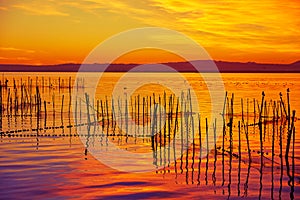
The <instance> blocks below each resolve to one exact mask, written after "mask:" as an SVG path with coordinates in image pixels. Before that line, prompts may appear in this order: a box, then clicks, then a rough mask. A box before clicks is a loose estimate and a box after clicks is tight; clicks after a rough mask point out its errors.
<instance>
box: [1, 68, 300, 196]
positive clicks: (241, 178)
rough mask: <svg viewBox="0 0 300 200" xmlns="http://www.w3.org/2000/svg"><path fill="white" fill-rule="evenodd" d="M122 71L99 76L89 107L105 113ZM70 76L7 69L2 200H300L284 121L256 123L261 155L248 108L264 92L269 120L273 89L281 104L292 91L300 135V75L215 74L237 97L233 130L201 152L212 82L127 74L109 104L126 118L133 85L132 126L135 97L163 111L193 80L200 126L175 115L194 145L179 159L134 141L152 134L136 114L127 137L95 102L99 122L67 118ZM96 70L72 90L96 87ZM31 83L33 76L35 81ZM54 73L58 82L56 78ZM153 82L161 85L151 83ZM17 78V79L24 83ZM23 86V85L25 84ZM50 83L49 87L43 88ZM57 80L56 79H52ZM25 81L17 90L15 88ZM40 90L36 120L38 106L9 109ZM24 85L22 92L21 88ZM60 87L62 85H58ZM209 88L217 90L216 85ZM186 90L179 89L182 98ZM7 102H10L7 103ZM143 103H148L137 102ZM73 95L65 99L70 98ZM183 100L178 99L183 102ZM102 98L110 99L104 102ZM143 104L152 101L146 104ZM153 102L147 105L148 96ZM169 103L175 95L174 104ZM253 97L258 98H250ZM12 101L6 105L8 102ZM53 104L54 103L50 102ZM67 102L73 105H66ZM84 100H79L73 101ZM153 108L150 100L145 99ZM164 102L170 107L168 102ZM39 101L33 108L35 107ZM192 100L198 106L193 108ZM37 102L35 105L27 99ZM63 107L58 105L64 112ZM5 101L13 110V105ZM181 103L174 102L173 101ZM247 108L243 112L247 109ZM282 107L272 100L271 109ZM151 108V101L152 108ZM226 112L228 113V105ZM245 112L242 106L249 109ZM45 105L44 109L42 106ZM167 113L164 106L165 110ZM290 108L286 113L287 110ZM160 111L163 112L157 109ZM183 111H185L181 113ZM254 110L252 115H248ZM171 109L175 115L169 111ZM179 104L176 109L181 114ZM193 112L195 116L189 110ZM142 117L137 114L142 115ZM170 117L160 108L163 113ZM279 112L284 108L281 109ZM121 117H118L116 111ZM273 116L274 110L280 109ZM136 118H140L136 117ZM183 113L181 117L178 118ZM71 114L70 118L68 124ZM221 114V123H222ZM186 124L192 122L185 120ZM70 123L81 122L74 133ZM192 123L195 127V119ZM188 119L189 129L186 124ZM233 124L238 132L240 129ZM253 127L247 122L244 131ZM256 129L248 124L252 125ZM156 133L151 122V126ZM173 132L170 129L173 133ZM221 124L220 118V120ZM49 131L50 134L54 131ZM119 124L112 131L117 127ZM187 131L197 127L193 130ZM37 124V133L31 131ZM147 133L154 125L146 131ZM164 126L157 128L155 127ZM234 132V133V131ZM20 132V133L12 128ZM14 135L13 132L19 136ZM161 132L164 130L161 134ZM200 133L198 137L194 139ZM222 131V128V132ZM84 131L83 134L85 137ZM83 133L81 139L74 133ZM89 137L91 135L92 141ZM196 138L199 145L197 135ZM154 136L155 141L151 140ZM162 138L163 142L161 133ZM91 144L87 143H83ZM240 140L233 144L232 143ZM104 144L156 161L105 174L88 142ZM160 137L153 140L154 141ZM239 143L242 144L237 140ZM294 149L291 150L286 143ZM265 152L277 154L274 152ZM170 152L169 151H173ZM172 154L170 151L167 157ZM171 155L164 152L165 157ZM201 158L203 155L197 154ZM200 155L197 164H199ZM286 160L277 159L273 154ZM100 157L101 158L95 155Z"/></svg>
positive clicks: (296, 163) (298, 140)
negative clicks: (174, 92)
mask: <svg viewBox="0 0 300 200" xmlns="http://www.w3.org/2000/svg"><path fill="white" fill-rule="evenodd" d="M122 75H124V74H121V73H115V74H113V73H107V74H105V75H104V76H102V79H101V80H100V83H99V85H98V86H99V87H98V88H97V90H96V94H95V101H94V102H92V100H90V101H91V102H90V104H92V107H93V109H95V110H97V100H99V102H100V103H103V109H104V112H106V111H105V110H106V104H107V107H108V108H107V113H112V112H113V109H112V103H107V102H111V94H112V93H113V90H114V88H115V87H117V86H118V82H120V80H122V79H120V77H121V76H122ZM29 76H30V77H31V78H32V84H33V85H34V87H33V89H32V91H31V92H30V89H29V87H28V77H29ZM75 76H76V74H69V73H60V74H49V73H39V74H37V73H34V74H30V73H22V74H21V73H5V74H3V77H2V83H3V82H4V81H5V79H8V80H9V81H8V88H2V96H3V98H2V106H3V112H2V117H1V133H2V136H1V138H0V152H1V154H0V186H1V190H0V199H40V198H43V199H44V198H45V199H75V198H76V199H79V198H81V199H120V198H125V199H158V198H161V199H164V198H166V199H179V198H180V199H183V198H184V199H185V198H191V199H199V198H205V199H239V198H249V199H259V198H261V199H272V198H273V199H298V198H300V157H299V155H300V136H299V134H296V135H295V140H294V142H293V137H292V139H291V141H292V142H291V146H290V148H289V149H290V152H289V154H288V157H285V156H284V154H285V152H286V145H287V141H288V134H287V133H288V125H287V124H286V122H283V121H282V120H278V121H277V122H274V124H273V122H272V120H270V119H269V118H268V119H269V120H268V121H266V123H264V126H263V135H262V140H263V142H262V144H263V152H264V154H263V155H262V154H261V153H260V141H261V140H260V135H259V132H260V130H259V127H258V126H257V125H255V124H256V123H257V122H258V116H257V115H258V114H257V113H259V111H258V110H259V108H258V106H257V105H256V104H254V100H253V99H254V98H255V99H256V100H257V101H258V104H259V103H260V102H261V99H262V96H261V94H262V91H264V92H265V94H266V96H265V100H266V107H267V108H268V109H266V110H265V111H264V112H266V113H264V114H265V116H272V114H273V111H272V105H273V104H272V103H271V100H276V101H277V103H278V101H279V100H280V96H279V92H282V94H283V96H282V97H283V101H284V102H285V104H287V96H286V91H287V88H289V89H290V104H291V110H296V118H295V132H296V133H297V132H298V130H299V129H300V125H299V121H298V120H299V117H297V116H299V115H298V113H299V112H300V101H299V98H298V97H300V76H299V74H222V78H223V83H224V86H225V90H226V91H228V97H229V99H228V101H227V103H228V102H230V98H231V95H232V93H234V102H233V108H234V115H233V116H234V118H233V125H232V129H233V130H232V131H230V126H225V135H224V137H223V134H222V133H221V134H219V133H217V134H218V136H219V137H217V138H216V145H215V147H216V148H212V149H210V150H208V151H209V154H208V156H206V152H207V151H206V148H205V147H203V148H202V146H204V145H203V143H205V134H206V133H205V119H206V118H207V119H208V121H209V123H210V122H211V119H210V117H211V113H212V112H218V113H221V112H222V110H220V111H219V110H217V111H214V110H213V109H211V107H210V106H211V105H210V94H209V92H208V90H207V88H208V86H207V85H214V84H215V82H214V81H210V82H206V83H205V82H204V81H203V79H202V78H201V77H199V75H197V74H184V78H185V79H186V80H185V81H183V82H180V81H177V79H176V77H175V76H174V75H172V74H142V73H135V74H131V75H130V76H129V77H128V78H127V79H126V80H125V81H124V80H123V82H121V84H119V85H120V86H118V87H120V88H121V92H119V93H118V94H119V95H120V97H114V98H115V107H116V108H115V109H116V111H115V112H116V113H117V114H116V116H117V115H119V116H124V113H125V112H126V110H125V102H123V101H122V96H124V95H130V93H129V90H130V88H131V87H132V86H135V88H137V89H136V90H135V91H134V92H133V93H132V94H131V96H132V98H131V100H132V101H131V102H128V104H130V105H128V113H129V115H130V116H131V117H132V118H134V120H135V121H139V122H138V124H139V125H142V123H141V119H142V117H141V115H139V114H138V115H136V112H137V109H139V111H140V112H141V110H142V107H139V108H137V106H135V105H133V103H134V102H137V101H138V99H137V97H138V96H137V95H141V99H140V104H139V105H141V104H142V103H141V102H146V97H150V96H152V95H153V93H155V94H156V97H155V98H156V102H159V98H158V97H160V98H161V105H163V95H164V91H165V92H166V93H167V95H169V94H172V90H176V89H181V88H182V85H184V84H188V83H189V84H190V85H191V86H192V90H193V91H192V92H194V93H195V96H196V97H197V99H193V100H192V103H191V104H192V105H193V107H194V108H195V107H197V105H198V108H199V112H200V113H201V119H200V122H201V128H200V129H199V125H198V122H199V121H198V115H197V114H195V113H194V114H192V115H191V116H193V118H185V117H183V115H179V116H178V121H177V123H179V124H180V123H183V125H182V124H181V125H182V126H183V127H188V128H186V130H188V132H189V133H191V132H193V136H191V135H190V137H191V138H192V139H194V143H192V144H190V145H189V146H187V147H186V148H188V150H187V151H183V153H181V155H180V156H173V152H174V149H175V150H178V151H180V148H179V149H176V148H175V147H174V146H172V145H171V144H170V143H168V144H167V145H169V147H168V148H167V149H164V148H161V146H164V145H162V143H167V142H166V141H167V140H166V139H163V136H162V135H160V136H161V137H159V139H155V142H156V143H155V144H153V141H154V140H151V138H149V137H148V138H140V137H136V135H140V134H141V133H142V132H143V131H144V132H147V130H149V129H151V127H152V126H153V122H152V123H151V122H150V120H153V119H150V118H151V117H150V118H146V117H145V119H144V118H143V122H145V121H147V123H143V125H144V126H143V127H144V128H143V127H142V128H141V129H140V128H135V127H134V126H128V134H124V132H122V130H118V129H122V128H120V127H121V126H122V127H123V129H124V127H125V126H126V123H125V120H124V118H122V117H121V120H119V121H116V123H117V122H119V124H118V125H115V124H114V123H113V122H112V121H113V120H112V119H111V118H109V117H108V118H105V117H104V119H105V120H106V119H110V120H111V122H110V123H111V126H110V125H109V122H107V121H105V122H104V121H101V120H102V118H103V117H99V116H105V115H101V113H102V110H101V108H100V109H99V107H101V105H100V106H99V105H98V109H99V110H98V112H99V113H100V114H99V113H96V114H95V115H97V116H95V115H91V118H92V120H93V117H95V118H96V117H98V121H99V123H98V124H99V126H96V125H92V126H86V125H84V123H86V122H87V120H88V116H87V113H86V110H82V112H81V111H80V113H81V114H80V117H79V111H78V110H77V111H76V112H77V113H78V115H77V116H75V114H73V111H74V110H75V105H74V96H73V94H74V91H72V92H73V93H72V95H70V93H69V89H68V88H67V86H68V85H69V82H68V81H69V77H71V85H73V83H74V80H75ZM93 76H96V75H95V74H86V78H85V79H84V80H80V81H79V86H80V84H84V86H85V88H80V87H79V89H77V88H76V89H77V90H88V89H89V88H90V87H91V86H92V85H93V84H94V83H93V82H90V81H89V80H91V79H90V78H89V77H93ZM36 77H38V78H37V79H36ZM58 77H60V78H61V80H60V81H59V79H58ZM157 77H159V79H156V78H157ZM13 79H15V83H16V88H18V90H17V95H16V94H15V93H14V91H15V90H14V87H13ZM21 79H22V80H21ZM142 80H153V81H152V83H147V84H145V82H143V81H142ZM159 80H168V81H169V82H171V83H172V84H171V85H169V86H168V87H166V86H165V87H163V86H161V85H160V82H159ZM29 82H30V81H29ZM49 82H50V87H49ZM59 82H60V83H59ZM21 83H24V88H26V89H24V88H23V90H22V89H20V88H21V85H22V84H21ZM36 83H38V85H39V86H42V85H44V87H40V89H39V90H40V91H39V92H40V94H41V99H42V104H41V105H42V106H41V111H40V115H39V117H37V115H36V112H37V111H36V110H35V108H36V107H32V108H31V110H30V108H28V105H27V104H26V105H25V104H24V107H25V108H26V109H25V108H24V107H23V108H22V109H21V105H20V103H18V106H17V107H18V109H17V111H15V110H16V107H15V105H16V103H15V102H14V99H15V97H16V96H17V97H18V101H20V102H21V96H22V94H21V91H23V97H24V99H27V100H23V101H24V102H27V103H28V101H29V100H28V99H30V96H31V95H32V97H31V98H32V102H35V100H34V99H35V97H34V95H35V94H36V88H35V84H36ZM26 85H27V86H26ZM58 85H61V86H62V87H61V88H60V89H59V88H58ZM215 89H216V90H218V89H220V88H215ZM186 94H187V93H184V95H186ZM8 96H10V97H11V98H12V99H11V100H8V99H9V98H8ZM142 97H145V101H142ZM70 98H71V99H72V100H71V101H70ZM180 98H181V97H179V99H180ZM241 98H242V99H243V114H244V118H245V119H244V120H245V123H246V121H247V122H248V124H249V127H248V132H247V133H248V134H247V135H248V141H249V146H250V149H251V159H250V157H249V153H248V146H247V140H246V130H245V129H244V127H242V125H241V124H242V109H241V108H242V107H241ZM106 99H108V101H107V102H106ZM219 99H220V101H219V103H220V104H222V105H223V104H224V97H219ZM148 100H149V99H148ZM152 100H153V99H152ZM174 100H175V104H174V105H176V100H177V98H175V99H174ZM256 100H255V102H256ZM9 101H11V104H8V103H7V102H9ZM53 102H54V104H53ZM70 102H73V104H72V105H71V107H70V106H69V103H70ZM80 102H82V104H83V105H82V107H84V102H86V101H78V102H77V103H76V105H79V103H80ZM149 102H150V100H149ZM167 102H169V101H167ZM247 102H248V103H247ZM35 103H36V102H35ZM196 103H197V105H196ZM227 103H226V106H227V107H226V110H227V109H228V110H229V108H230V105H229V104H230V103H229V104H227ZM33 104H34V103H33ZM62 104H63V106H62ZM8 105H12V108H10V107H9V106H8ZM179 105H180V104H179ZM247 105H248V106H247ZM277 105H279V104H277ZM149 106H150V103H149ZM228 106H229V107H228ZM247 107H248V109H247ZM45 108H46V109H45ZM165 108H169V107H168V106H166V107H165ZM278 108H279V107H278ZM286 108H287V107H286ZM158 109H161V108H158ZM186 109H188V108H186ZM254 109H255V110H256V111H255V112H256V116H255V115H254ZM145 110H147V112H146V114H147V115H143V116H147V117H148V116H151V112H152V115H153V112H155V111H154V110H153V108H152V110H151V109H150V108H149V107H146V106H145ZM173 110H176V106H175V108H174V109H173ZM183 110H184V109H183V106H182V112H183ZM189 111H190V110H189ZM193 111H194V112H195V110H193ZM140 112H139V113H140ZM164 112H167V111H164ZM281 112H282V111H281ZM122 113H123V114H122ZM279 113H280V111H279ZM174 115H175V112H174V113H173V115H172V116H173V117H172V119H170V121H169V122H166V124H170V126H169V128H166V130H167V132H168V130H170V132H171V131H173V132H174V129H175V132H176V131H177V132H178V133H180V129H177V130H176V128H175V127H176V122H175V121H176V120H175V119H174V118H175V117H174ZM137 116H138V117H139V119H137ZM180 116H181V118H180ZM75 118H76V119H75ZM228 118H230V117H228V115H226V124H227V122H228V120H229V119H228ZM185 119H188V120H189V119H192V121H188V120H186V121H185ZM75 120H78V121H76V122H77V124H78V123H81V124H83V125H82V126H78V127H75V126H74V123H75ZM193 120H194V121H193ZM158 121H160V120H158ZM193 123H194V126H192V124H193ZM239 123H240V126H239ZM250 124H252V125H251V126H250ZM253 124H254V125H253ZM155 126H157V127H156V130H159V129H158V126H159V125H158V123H157V124H156V125H155ZM171 126H172V127H173V128H172V127H171ZM217 126H218V127H220V128H222V127H223V122H219V123H217ZM53 127H55V128H53ZM116 127H117V128H116ZM191 127H195V130H193V129H192V128H191ZM36 128H40V129H39V130H36ZM152 128H153V127H152ZM160 129H161V128H160ZM239 129H240V134H239ZM16 130H17V131H16ZM18 130H19V131H18ZM161 130H162V129H161ZM199 130H202V131H201V134H199ZM221 130H222V129H221ZM87 131H88V135H86V132H87ZM100 133H105V134H106V133H108V134H109V136H103V135H101V134H100ZM78 135H79V136H80V135H82V136H81V137H79V136H78ZM90 135H92V137H90ZM200 135H201V137H202V140H201V142H202V144H201V145H200V140H199V137H200ZM158 136H159V135H158ZM167 137H168V136H167ZM86 138H88V142H87V143H85V142H83V141H86ZM239 138H240V140H239ZM107 140H109V141H110V142H112V143H113V144H115V145H116V146H118V147H119V148H121V149H126V151H130V152H132V153H150V154H151V155H152V152H153V145H156V152H155V153H154V154H153V156H152V157H151V159H152V160H150V161H149V162H148V161H145V162H148V163H147V164H149V165H153V169H154V170H152V171H147V172H143V173H134V172H126V171H125V172H124V171H119V170H117V169H113V168H111V166H108V165H107V163H105V164H104V163H103V162H101V161H99V160H98V159H96V158H95V157H97V156H95V155H92V153H91V150H90V149H89V148H87V147H88V146H90V147H91V146H93V145H94V146H95V145H101V146H103V147H107V146H108V145H107V143H108V141H107ZM157 141H160V142H157ZM239 141H240V142H239ZM293 143H294V145H293ZM272 146H274V148H273V151H274V152H273V153H274V156H272ZM170 149H171V150H170ZM172 149H173V151H172ZM170 151H171V153H170ZM203 152H204V153H203ZM200 153H202V154H204V155H202V159H199V157H201V155H200ZM281 154H282V155H283V156H280V155H281ZM111 156H112V159H114V161H115V162H120V163H117V164H119V165H123V166H126V167H127V166H128V169H136V168H137V167H139V165H138V163H134V162H129V161H128V163H126V161H125V162H124V161H123V160H122V162H121V161H120V160H118V159H116V158H117V156H118V155H111ZM100 160H101V159H100Z"/></svg>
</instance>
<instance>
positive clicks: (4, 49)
mask: <svg viewBox="0 0 300 200" xmlns="http://www.w3.org/2000/svg"><path fill="white" fill-rule="evenodd" d="M0 51H20V52H25V53H35V51H34V50H30V49H19V48H14V47H0Z"/></svg>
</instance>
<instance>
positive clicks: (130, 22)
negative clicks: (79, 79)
mask: <svg viewBox="0 0 300 200" xmlns="http://www.w3.org/2000/svg"><path fill="white" fill-rule="evenodd" d="M299 10H300V1H299V0H287V1H282V0H280V1H279V0H249V1H240V0H227V1H225V0H214V1H212V0H201V1H199V0H190V1H186V2H184V1H179V0H175V1H174V0H144V1H138V0H109V1H105V0H78V1H72V0H57V1H56V0H43V1H41V0H9V1H7V0H0V19H1V23H0V30H1V31H0V63H20V64H37V65H42V64H59V63H81V62H83V60H84V59H85V57H86V56H87V55H88V54H89V52H91V51H92V50H93V49H94V48H95V47H96V46H97V45H98V44H100V43H101V42H103V41H104V40H106V39H107V38H109V37H111V36H113V35H115V34H118V33H120V32H122V31H126V30H129V29H134V28H142V27H152V26H154V27H163V28H168V29H172V30H176V31H179V32H181V33H183V34H185V35H187V36H188V37H190V38H192V39H193V40H195V41H196V42H197V43H198V44H199V45H201V46H203V47H204V48H205V49H206V51H207V52H208V53H209V55H210V56H211V57H212V59H214V60H222V61H238V62H260V63H292V62H295V61H297V60H300V56H299V55H300V12H299ZM160 53H161V52H160V51H157V52H155V51H149V50H146V51H144V52H142V53H141V51H140V52H138V51H137V53H136V55H134V53H131V54H130V56H124V55H123V56H121V57H122V59H119V61H121V62H125V63H127V62H143V60H147V59H148V60H149V57H150V58H151V59H154V60H155V59H157V60H158V61H172V59H174V60H175V61H176V58H177V57H178V56H173V55H172V53H170V54H168V53H164V54H163V55H164V56H159V55H160ZM151 55H155V56H151ZM168 55H170V56H168Z"/></svg>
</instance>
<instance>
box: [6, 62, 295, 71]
mask: <svg viewBox="0 0 300 200" xmlns="http://www.w3.org/2000/svg"><path fill="white" fill-rule="evenodd" d="M210 62H211V61H206V60H199V61H191V63H193V64H197V66H201V67H200V71H201V72H212V69H210V68H209V66H210V65H209V63H210ZM191 63H189V62H171V63H163V64H164V65H167V66H169V67H171V68H173V69H174V71H179V72H195V71H196V70H195V68H194V66H193V65H192V64H191ZM215 63H216V65H217V67H218V69H219V71H220V72H223V73H247V72H248V73H267V72H269V73H292V72H294V73H300V61H297V62H294V63H291V64H261V63H255V62H247V63H242V62H224V61H215ZM80 66H81V65H80V64H73V63H68V64H59V65H41V66H37V65H17V64H1V65H0V72H78V70H79V69H80ZM137 66H138V64H111V65H109V66H108V67H107V68H106V70H105V71H106V72H128V71H130V70H132V71H135V72H145V71H146V72H166V71H169V70H167V69H162V68H161V67H160V66H158V65H155V64H153V65H148V66H147V67H148V68H147V69H146V70H145V69H142V70H141V69H140V68H135V67H137ZM105 67H106V65H105V64H87V65H86V66H85V71H86V72H103V71H104V69H105Z"/></svg>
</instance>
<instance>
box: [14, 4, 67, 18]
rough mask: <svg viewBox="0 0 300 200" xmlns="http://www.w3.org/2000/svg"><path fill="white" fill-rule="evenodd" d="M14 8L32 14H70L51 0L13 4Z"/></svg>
mask: <svg viewBox="0 0 300 200" xmlns="http://www.w3.org/2000/svg"><path fill="white" fill-rule="evenodd" d="M12 7H13V8H16V9H19V10H23V11H25V12H26V13H28V14H31V15H45V16H69V14H68V13H66V12H63V11H61V10H60V9H59V8H58V7H57V6H56V5H55V4H52V3H50V2H48V4H47V2H44V1H41V2H40V3H39V2H35V1H33V2H31V3H30V4H29V3H21V4H14V5H12Z"/></svg>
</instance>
